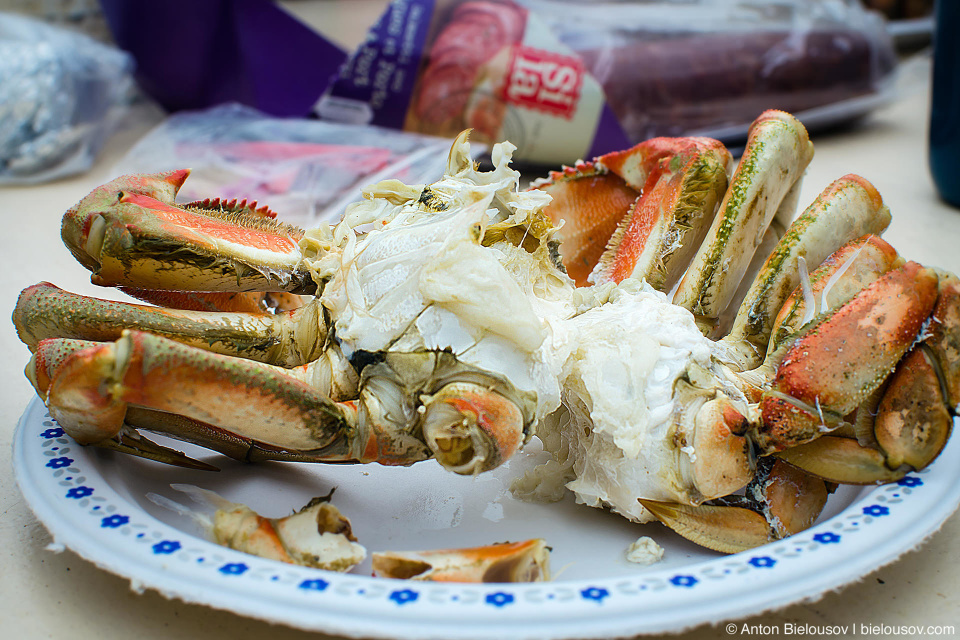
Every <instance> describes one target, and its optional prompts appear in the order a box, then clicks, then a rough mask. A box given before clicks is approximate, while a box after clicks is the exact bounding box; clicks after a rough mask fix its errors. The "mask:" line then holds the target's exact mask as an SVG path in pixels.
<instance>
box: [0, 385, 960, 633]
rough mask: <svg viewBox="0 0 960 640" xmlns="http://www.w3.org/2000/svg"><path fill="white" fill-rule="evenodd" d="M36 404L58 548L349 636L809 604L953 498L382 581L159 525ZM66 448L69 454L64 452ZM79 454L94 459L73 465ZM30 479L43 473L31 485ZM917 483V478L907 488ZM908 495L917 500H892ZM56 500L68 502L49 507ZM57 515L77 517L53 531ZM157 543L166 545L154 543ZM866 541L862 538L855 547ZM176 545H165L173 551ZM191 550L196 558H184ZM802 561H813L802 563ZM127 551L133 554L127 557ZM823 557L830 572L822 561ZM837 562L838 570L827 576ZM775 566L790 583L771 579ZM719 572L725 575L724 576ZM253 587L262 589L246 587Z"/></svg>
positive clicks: (929, 476)
mask: <svg viewBox="0 0 960 640" xmlns="http://www.w3.org/2000/svg"><path fill="white" fill-rule="evenodd" d="M45 412H46V408H45V407H44V406H43V403H42V402H41V401H40V399H39V398H34V399H33V400H31V401H30V403H29V404H28V405H27V407H26V409H25V410H24V412H23V414H22V415H21V417H20V419H19V421H18V423H17V428H16V430H15V432H14V437H13V459H12V461H13V470H14V478H15V480H16V483H17V486H18V488H19V489H20V491H21V493H22V494H23V496H24V498H25V500H26V502H27V504H28V506H29V507H30V509H31V511H32V512H33V513H34V515H35V516H36V517H37V519H38V520H39V521H40V522H41V523H42V524H43V525H44V527H45V528H46V529H47V530H48V531H49V532H50V534H51V536H52V537H53V539H54V544H55V545H57V546H59V545H63V546H65V547H66V548H69V549H70V550H71V551H73V552H74V553H76V554H77V555H79V556H80V557H82V558H84V559H85V560H87V561H89V562H92V563H93V564H95V565H96V566H98V567H99V568H101V569H104V570H107V571H109V572H111V573H114V574H115V575H119V576H121V577H123V578H125V579H128V580H130V582H131V586H132V588H134V589H135V590H142V589H145V588H150V589H154V590H156V591H158V592H159V593H160V594H161V595H163V596H165V597H167V598H169V599H173V598H176V599H179V600H182V601H184V602H188V603H195V604H203V605H206V606H210V607H213V608H217V609H223V610H227V611H231V612H233V613H236V614H238V615H241V616H246V617H253V618H257V619H261V620H265V621H268V622H272V623H277V624H283V625H286V626H291V627H295V628H300V629H304V630H311V631H323V632H325V633H328V634H339V635H343V636H346V637H377V638H404V639H406V638H446V639H453V638H456V639H464V640H466V639H473V638H489V637H490V634H491V633H497V635H498V637H505V638H518V639H520V638H524V639H525V638H535V637H536V638H551V639H555V640H562V639H566V638H584V637H601V636H602V637H627V636H632V635H636V634H639V633H658V632H681V631H684V630H687V629H690V628H692V627H695V626H699V625H701V624H704V623H712V624H714V625H717V624H720V623H722V622H727V621H730V620H737V619H741V618H744V617H746V616H749V615H756V614H759V613H763V612H765V611H770V610H772V609H779V608H781V607H785V606H787V605H790V604H794V603H797V602H801V601H814V600H817V599H819V598H820V597H822V596H823V595H825V594H826V593H827V592H828V591H831V590H836V589H839V588H840V587H843V586H845V585H847V584H850V583H852V582H855V581H857V580H860V579H861V578H863V577H864V576H865V575H866V574H868V573H870V572H872V571H875V570H877V569H879V568H881V567H883V566H885V565H887V564H889V563H891V562H893V561H895V560H896V559H897V558H899V557H900V556H901V555H902V554H904V553H906V552H908V551H911V550H913V549H915V548H916V547H917V546H918V545H920V544H921V543H922V542H924V541H925V540H926V539H927V538H929V536H931V535H932V534H933V533H935V532H936V531H937V530H938V529H939V528H940V526H942V524H943V523H944V522H945V521H946V520H947V519H948V518H949V517H950V515H952V514H953V512H954V511H956V509H957V507H958V506H960V481H958V477H960V467H958V470H957V471H953V472H951V471H950V470H949V469H948V467H947V465H945V464H940V465H939V466H938V465H937V464H936V463H935V464H933V465H931V466H930V467H928V468H927V469H925V470H924V471H922V472H919V473H912V474H910V475H908V476H907V478H908V479H909V480H906V481H903V480H902V481H901V482H900V483H895V484H890V485H878V486H875V487H868V488H865V489H864V490H862V491H861V493H860V494H859V495H858V496H856V497H855V498H854V499H853V501H852V502H851V503H850V504H849V505H848V506H847V507H846V508H844V509H843V510H842V511H841V512H840V513H838V514H836V515H834V516H833V517H831V518H829V519H827V520H825V521H824V522H821V523H819V524H817V525H815V526H814V527H812V528H810V529H808V530H806V531H804V532H802V533H800V534H797V535H795V536H792V537H790V538H788V539H786V540H781V541H777V542H774V543H770V544H768V545H764V546H763V547H759V548H757V549H754V550H751V551H748V552H743V553H740V554H733V555H729V556H718V557H717V558H714V559H710V560H700V561H695V562H693V563H692V564H690V565H685V566H683V567H670V568H665V569H659V570H658V569H647V570H643V571H641V572H639V573H637V574H636V575H633V576H616V577H612V578H606V579H577V580H570V581H564V580H556V581H553V582H548V583H535V584H532V585H512V584H510V585H452V586H451V585H449V584H441V585H438V584H437V583H424V582H416V581H409V580H402V581H393V580H390V581H386V580H384V579H382V578H373V577H367V576H360V575H355V574H337V573H332V572H327V571H323V570H320V569H310V568H306V567H291V566H289V565H284V564H282V563H278V562H274V561H271V560H266V559H263V558H256V557H254V556H249V555H247V554H244V553H241V552H237V551H233V550H231V549H225V548H222V547H219V546H217V545H215V544H214V543H212V542H208V541H205V540H202V539H200V538H197V537H195V536H193V535H192V534H190V533H188V532H185V531H181V530H179V529H177V528H175V527H173V526H172V525H168V524H166V523H164V522H162V521H160V520H158V519H157V518H155V517H154V516H152V515H151V514H150V513H148V512H146V511H145V510H143V509H142V508H141V507H140V506H139V505H136V504H133V503H130V502H129V501H127V500H126V499H125V498H123V496H121V495H120V494H118V493H116V491H115V490H114V489H113V488H112V487H111V486H110V485H109V483H108V482H107V480H106V479H105V478H104V477H103V476H102V475H99V472H98V471H97V469H96V468H95V462H94V460H93V459H92V456H93V455H94V454H93V453H92V452H91V450H90V449H86V448H83V447H80V446H79V445H76V443H75V442H74V441H73V440H72V439H69V437H68V436H65V435H64V434H63V433H62V429H60V428H59V427H58V426H57V425H56V422H55V421H54V420H53V419H52V418H50V417H49V414H48V413H46V414H45V415H44V413H45ZM47 422H49V423H50V424H49V425H47ZM31 426H47V429H46V430H44V431H42V432H41V433H39V434H36V435H39V436H40V437H39V438H37V440H34V441H33V442H34V443H37V442H39V441H40V440H41V439H42V440H43V444H40V445H37V446H36V447H34V448H36V449H37V450H38V451H39V452H40V453H42V455H43V457H42V458H40V459H39V462H43V461H44V460H46V463H45V464H44V465H42V466H41V465H37V466H33V465H32V464H31V463H30V462H29V461H28V459H27V457H26V456H27V455H28V450H30V449H31V447H30V442H29V441H30V435H29V434H28V429H29V428H30V427H31ZM58 431H59V433H57V432H58ZM47 436H49V437H47ZM55 445H56V446H55ZM73 447H76V448H75V449H74V448H73ZM948 450H950V451H948ZM33 453H37V451H34V452H33ZM67 453H70V455H72V456H73V458H68V457H66V454H67ZM950 453H953V454H958V453H960V442H948V444H947V447H946V449H945V450H944V454H946V457H949V455H950ZM74 458H75V459H76V461H79V462H76V461H75V460H74ZM64 460H69V462H64ZM87 463H89V464H91V465H93V466H91V467H90V468H89V469H85V468H83V467H82V466H81V465H83V464H87ZM37 469H39V471H38V470H37ZM43 473H46V474H47V475H46V476H42V475H41V474H43ZM66 473H72V474H73V475H72V476H67V475H65V474H66ZM93 473H97V477H98V479H99V480H101V481H102V482H103V483H104V485H105V486H103V487H101V486H96V487H93V488H91V487H89V485H90V484H94V482H93V481H92V480H90V479H89V478H87V476H91V477H93V475H92V474H93ZM82 474H86V475H82ZM66 478H70V480H66ZM78 478H79V480H77V479H78ZM37 479H39V480H40V482H35V480H37ZM951 480H952V482H951ZM54 486H61V487H65V488H67V487H69V488H68V489H67V491H66V493H65V494H64V492H63V491H62V490H61V491H60V495H61V496H62V497H58V496H54V495H53V494H52V493H51V490H50V488H49V487H54ZM79 487H85V489H83V490H81V489H80V488H79ZM898 487H899V488H898ZM920 487H927V488H926V489H923V490H918V489H919V488H920ZM87 491H89V493H87ZM938 491H939V492H938ZM97 492H99V493H97ZM71 494H72V495H71ZM92 494H97V495H95V496H94V495H92ZM907 495H910V496H914V495H919V496H920V498H919V499H917V498H916V497H914V498H912V499H911V500H908V499H906V498H905V497H901V496H907ZM894 496H895V497H894ZM934 497H936V498H938V499H933V498H934ZM939 498H946V499H939ZM111 499H112V500H114V501H115V502H119V503H122V504H124V505H125V506H126V508H125V509H124V510H125V511H128V512H129V515H128V514H126V513H125V514H120V513H119V510H118V508H117V506H116V505H110V501H111ZM98 500H99V502H97V501H98ZM104 502H106V503H107V504H103V503H104ZM64 503H68V508H66V509H60V508H57V505H61V506H62V505H63V504H64ZM95 503H96V504H95ZM110 506H113V507H114V508H113V509H112V510H110V509H109V507H110ZM904 506H905V507H906V509H904V508H903V507H904ZM78 507H79V508H78ZM101 507H102V508H103V510H102V511H99V512H98V509H99V508H101ZM81 513H82V514H83V515H80V514H81ZM104 513H106V514H108V515H106V516H103V514H104ZM905 514H906V515H905ZM91 516H93V517H91ZM101 516H102V518H101ZM134 516H135V517H134ZM97 518H101V520H100V522H101V524H100V526H99V529H100V530H101V531H97V527H95V526H94V524H92V523H95V522H96V519H97ZM124 518H126V520H124ZM61 521H62V522H61ZM121 521H122V522H121ZM104 523H108V524H104ZM891 523H892V524H894V525H896V526H895V527H892V528H890V529H888V530H887V532H886V534H884V532H883V528H884V527H886V526H887V525H889V524H891ZM63 524H72V525H78V524H79V525H80V526H73V527H67V528H66V530H64V528H63V526H62V525H63ZM138 527H139V533H138ZM150 528H152V529H153V531H151V532H149V533H150V535H152V536H153V537H148V538H147V539H146V540H144V542H147V543H149V542H150V541H151V540H158V537H159V538H162V540H159V541H158V542H155V543H154V546H149V545H148V544H142V543H141V544H130V545H126V546H123V545H120V546H119V547H118V546H117V545H109V549H108V550H107V551H106V552H105V551H104V545H103V544H102V542H103V540H102V535H107V536H115V535H120V536H121V537H120V539H121V540H122V539H123V536H129V537H128V540H131V541H134V540H138V539H141V538H140V537H139V536H141V535H144V536H146V535H147V531H146V530H147V529H150ZM91 530H92V531H93V533H91ZM97 533H99V534H100V535H99V536H98V535H95V534H97ZM844 536H846V538H844ZM851 536H855V537H854V543H853V546H855V547H856V549H855V553H854V554H852V555H848V556H843V560H844V563H843V564H842V565H840V564H838V563H836V562H835V557H836V556H837V555H838V554H839V553H840V550H841V549H842V550H843V551H844V552H846V551H848V550H849V549H850V543H849V542H847V543H841V540H844V539H846V540H849V539H850V537H851ZM180 540H183V541H184V542H182V543H181V542H180ZM164 541H166V542H168V543H170V544H168V545H166V546H164V545H162V544H161V543H162V542H164ZM866 542H870V543H871V544H863V543H866ZM174 543H175V544H176V548H171V547H173V546H174ZM157 545H159V546H157ZM131 549H132V550H133V551H131ZM148 549H149V551H148ZM157 549H160V551H157ZM197 554H202V555H199V556H198V555H197ZM184 556H185V557H184ZM206 556H210V557H211V558H219V560H216V562H217V563H219V564H220V566H219V567H217V568H214V567H212V566H210V564H212V563H210V564H208V565H207V566H204V568H203V569H202V570H201V571H200V572H199V573H198V572H197V571H195V570H192V571H191V570H188V569H187V567H196V566H199V565H198V563H200V564H202V563H203V562H206V560H205V557H206ZM197 557H199V558H200V560H199V561H197V562H192V561H193V560H195V559H196V558H197ZM811 557H814V558H815V559H816V560H818V561H814V562H809V560H808V559H809V558H811ZM178 558H180V559H179V560H178ZM128 560H134V561H135V562H134V563H133V564H125V562H126V561H128ZM778 566H779V567H780V568H779V569H777V567H778ZM824 566H828V567H831V568H833V569H834V571H832V572H831V571H822V569H823V568H824ZM840 566H842V567H843V570H842V571H839V572H838V571H837V569H838V567H840ZM178 567H179V568H178ZM229 567H234V569H229ZM240 567H243V569H242V570H240ZM225 569H226V570H225ZM785 571H787V572H788V573H790V575H791V577H792V578H793V579H792V580H786V581H784V580H780V579H779V577H780V576H782V574H783V573H784V572H785ZM281 574H283V575H284V578H283V580H282V581H277V582H278V585H277V586H278V588H279V589H286V591H277V595H282V597H281V598H280V599H279V601H277V599H276V598H275V597H271V599H270V600H269V601H267V600H266V599H265V598H264V595H265V591H269V589H268V588H267V587H269V586H270V585H271V583H272V582H274V580H273V579H272V578H268V577H267V576H268V575H271V576H279V575H281ZM671 574H672V575H671ZM727 575H729V576H730V578H725V577H724V576H727ZM738 575H749V577H750V578H751V584H750V588H749V591H750V592H751V593H752V594H754V595H758V596H759V597H755V598H753V599H752V600H751V599H743V600H739V601H738V600H736V596H737V595H742V593H741V592H742V591H744V589H743V588H742V587H741V589H740V591H737V590H733V591H731V589H729V587H730V580H731V579H733V578H735V577H736V576H738ZM257 576H259V577H257ZM258 581H259V582H258ZM741 582H742V581H741ZM251 585H254V586H257V587H260V588H259V589H257V593H256V594H255V597H254V594H253V593H251ZM211 587H213V588H211ZM275 591H276V589H275ZM517 605H520V606H517ZM691 605H695V606H691ZM444 607H445V608H446V609H447V610H448V611H449V610H453V609H456V615H454V616H447V617H444V616H436V615H433V614H435V613H437V612H439V611H440V610H441V609H443V608H444ZM680 607H687V608H686V609H682V610H681V611H679V613H682V616H681V617H679V618H676V617H673V618H671V617H670V615H671V614H676V613H678V611H677V609H678V608H680ZM535 608H540V611H541V612H542V613H543V615H533V616H531V615H530V611H531V609H533V610H534V611H536V609H535ZM425 613H427V614H430V615H427V616H424V615H423V614H425Z"/></svg>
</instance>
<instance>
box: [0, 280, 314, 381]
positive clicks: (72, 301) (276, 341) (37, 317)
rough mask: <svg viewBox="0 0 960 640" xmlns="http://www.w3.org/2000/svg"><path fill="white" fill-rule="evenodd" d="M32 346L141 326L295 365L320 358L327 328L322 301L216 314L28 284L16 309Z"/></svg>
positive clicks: (109, 336) (101, 337) (111, 335)
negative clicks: (271, 310)
mask: <svg viewBox="0 0 960 640" xmlns="http://www.w3.org/2000/svg"><path fill="white" fill-rule="evenodd" d="M13 322H14V324H15V325H16V326H17V333H18V334H19V336H20V339H21V340H22V341H23V342H24V343H25V344H26V345H27V346H28V347H29V348H30V349H31V350H33V349H35V348H36V346H37V344H38V343H39V342H40V341H41V340H44V339H46V338H56V337H60V338H79V339H83V340H98V341H105V340H116V339H118V338H119V337H120V335H121V333H123V330H124V329H126V328H127V327H137V328H138V329H141V330H143V331H149V332H152V333H155V334H158V335H162V336H166V337H168V338H171V339H174V340H177V341H178V342H182V343H184V344H190V345H193V346H195V347H199V348H201V349H206V350H208V351H213V352H215V353H223V354H227V355H235V356H243V357H245V358H251V359H253V360H257V361H260V362H266V363H269V364H279V365H283V366H288V367H293V366H297V365H300V364H303V363H305V362H310V361H311V360H315V359H317V358H319V357H320V356H321V355H322V354H323V352H324V349H325V345H326V338H327V327H326V322H325V320H324V314H323V311H322V309H321V307H320V305H319V304H318V303H317V302H311V303H308V304H307V305H305V306H303V307H300V308H299V309H296V310H293V311H288V312H284V313H277V314H268V313H242V312H235V313H212V312H203V311H189V310H179V309H170V308H166V307H153V306H147V305H139V304H130V303H125V302H113V301H110V300H101V299H98V298H89V297H86V296H81V295H77V294H74V293H70V292H69V291H64V290H63V289H60V288H58V287H55V286H54V285H52V284H50V283H48V282H41V283H39V284H36V285H34V286H32V287H27V288H26V289H24V290H23V292H22V293H21V294H20V298H19V299H18V300H17V306H16V308H15V309H14V312H13Z"/></svg>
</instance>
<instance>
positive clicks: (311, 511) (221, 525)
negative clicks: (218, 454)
mask: <svg viewBox="0 0 960 640" xmlns="http://www.w3.org/2000/svg"><path fill="white" fill-rule="evenodd" d="M170 486H171V487H172V488H174V489H176V490H178V491H181V492H183V493H185V494H187V495H188V496H190V498H191V499H193V500H194V502H197V503H198V504H199V505H201V506H202V507H203V508H204V511H195V510H192V509H190V508H188V507H185V506H183V505H181V504H179V503H177V502H175V501H173V500H170V499H169V498H166V497H164V496H161V495H158V494H156V493H149V494H147V498H149V499H150V501H151V502H153V503H154V504H157V505H159V506H161V507H165V508H167V509H170V510H172V511H175V512H177V513H179V514H181V515H186V516H188V517H190V518H192V519H193V520H194V521H195V522H197V523H198V524H199V525H200V526H201V527H203V529H204V531H205V532H206V533H207V535H209V536H210V538H211V539H212V540H213V541H214V542H216V543H217V544H219V545H222V546H224V547H229V548H231V549H235V550H236V551H242V552H244V553H249V554H251V555H255V556H259V557H261V558H267V559H269V560H278V561H280V562H286V563H287V564H297V565H302V566H306V567H315V568H317V569H326V570H328V571H341V572H342V571H349V570H350V569H351V568H353V567H354V566H356V565H358V564H359V563H361V562H363V560H364V558H366V557H367V551H366V549H364V548H363V546H361V545H359V544H357V538H356V536H354V535H353V528H352V527H351V525H350V521H349V520H348V519H347V518H346V516H344V515H343V514H342V513H340V510H339V509H337V508H336V507H335V506H333V505H332V504H330V496H331V495H332V494H333V492H332V491H331V492H330V494H328V495H326V496H321V497H317V498H314V499H312V500H311V501H310V502H308V503H307V504H306V506H304V507H303V508H302V509H300V510H299V511H297V512H295V513H293V514H292V515H289V516H285V517H283V518H265V517H263V516H261V515H259V514H258V513H257V512H255V511H254V510H253V509H251V508H250V507H248V506H246V505H244V504H240V503H237V502H231V501H229V500H227V499H226V498H223V497H222V496H220V495H219V494H217V493H214V492H213V491H210V490H207V489H201V488H200V487H195V486H193V485H189V484H171V485H170ZM210 511H213V514H212V515H211V514H210Z"/></svg>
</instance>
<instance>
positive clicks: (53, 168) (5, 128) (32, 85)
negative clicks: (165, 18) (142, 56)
mask: <svg viewBox="0 0 960 640" xmlns="http://www.w3.org/2000/svg"><path fill="white" fill-rule="evenodd" d="M132 67H133V62H132V59H131V58H130V57H129V56H128V55H126V54H125V53H123V52H121V51H119V50H118V49H115V48H112V47H109V46H107V45H104V44H101V43H99V42H96V41H95V40H93V39H91V38H89V37H87V36H84V35H81V34H78V33H73V32H71V31H66V30H64V29H60V28H57V27H52V26H50V25H47V24H44V23H42V22H39V21H36V20H31V19H29V18H24V17H21V16H15V15H11V14H4V13H0V184H30V183H38V182H44V181H47V180H53V179H55V178H60V177H63V176H67V175H71V174H75V173H80V172H82V171H86V170H87V169H89V168H90V166H91V165H92V164H93V160H94V158H95V157H96V154H97V152H98V151H99V150H100V148H101V146H102V145H103V143H104V141H105V140H106V139H107V137H108V136H109V135H110V133H112V132H113V130H114V128H115V126H116V124H117V123H118V122H119V120H120V118H121V117H122V115H123V114H124V113H125V112H126V108H127V104H128V96H129V95H130V91H131V90H132V87H133V80H132V76H131V71H132Z"/></svg>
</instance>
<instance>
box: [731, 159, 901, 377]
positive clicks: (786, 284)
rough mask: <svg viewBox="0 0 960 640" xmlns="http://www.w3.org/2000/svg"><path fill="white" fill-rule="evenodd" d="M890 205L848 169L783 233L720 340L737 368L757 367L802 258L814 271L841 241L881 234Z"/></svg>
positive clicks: (796, 282)
mask: <svg viewBox="0 0 960 640" xmlns="http://www.w3.org/2000/svg"><path fill="white" fill-rule="evenodd" d="M889 224H890V211H889V210H888V209H887V207H886V206H885V205H884V204H883V200H882V199H881V198H880V194H879V193H877V190H876V189H875V188H874V187H873V185H872V184H870V183H869V182H867V181H866V180H864V179H863V178H861V177H859V176H855V175H847V176H844V177H843V178H840V179H839V180H837V181H835V182H834V183H833V184H831V185H830V186H829V187H827V188H826V189H825V190H824V191H823V193H821V194H820V196H819V197H818V198H817V199H816V200H815V201H814V202H813V204H811V205H810V206H809V207H807V209H806V211H804V212H803V214H802V215H801V216H800V217H799V218H797V220H796V221H794V223H793V224H792V225H790V228H789V229H787V233H786V235H784V236H783V238H781V239H780V242H779V243H777V246H776V247H775V248H774V250H773V252H772V253H771V254H770V257H769V258H767V260H766V262H765V263H764V265H763V267H762V268H761V270H760V273H759V274H758V275H757V277H756V278H755V279H754V281H753V284H752V285H751V287H750V289H749V291H748V292H747V295H746V297H745V298H744V300H743V302H742V303H741V305H740V309H739V311H738V312H737V317H736V319H735V321H734V324H733V328H732V330H731V331H730V333H729V335H727V336H726V337H725V338H724V339H723V340H721V341H720V342H721V343H722V344H723V345H724V346H725V347H726V348H727V349H728V353H729V356H730V359H731V362H733V363H736V364H737V365H738V368H739V370H741V371H743V370H747V369H753V368H754V367H757V366H758V365H759V364H760V363H761V362H762V360H763V357H764V355H765V354H766V349H767V344H768V342H769V341H770V335H771V332H772V331H773V324H774V320H775V318H776V317H777V313H778V312H779V311H780V309H781V307H782V306H783V303H784V302H785V301H786V300H787V297H788V296H789V295H790V293H791V292H792V291H793V290H794V289H795V288H796V287H797V285H799V284H800V270H799V267H798V261H799V260H800V259H803V260H805V264H806V266H807V268H808V269H810V270H811V271H812V270H813V269H815V268H816V267H817V266H819V265H820V263H822V262H823V261H824V260H826V259H827V257H829V256H830V255H831V254H832V253H834V252H835V251H836V250H837V249H839V248H840V247H841V246H842V245H844V244H846V243H848V242H850V241H852V240H854V239H856V238H859V237H861V236H864V235H867V234H875V235H879V234H880V233H882V232H883V231H884V229H886V228H887V226H888V225H889Z"/></svg>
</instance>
